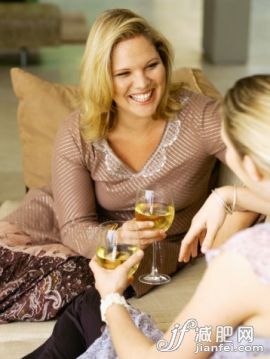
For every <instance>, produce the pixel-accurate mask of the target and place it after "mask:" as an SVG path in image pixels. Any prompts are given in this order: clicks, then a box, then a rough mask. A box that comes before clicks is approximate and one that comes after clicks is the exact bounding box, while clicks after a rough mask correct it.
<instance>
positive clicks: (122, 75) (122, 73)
mask: <svg viewBox="0 0 270 359" xmlns="http://www.w3.org/2000/svg"><path fill="white" fill-rule="evenodd" d="M128 74H129V72H127V71H126V72H119V74H116V75H114V76H116V77H124V76H128Z"/></svg>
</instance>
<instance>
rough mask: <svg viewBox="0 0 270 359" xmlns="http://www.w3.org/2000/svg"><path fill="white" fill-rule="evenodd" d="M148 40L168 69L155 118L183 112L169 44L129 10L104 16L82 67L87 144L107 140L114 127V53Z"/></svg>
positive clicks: (83, 123)
mask: <svg viewBox="0 0 270 359" xmlns="http://www.w3.org/2000/svg"><path fill="white" fill-rule="evenodd" d="M141 35H142V36H145V37H146V38H147V39H148V40H149V41H150V42H151V43H152V44H153V45H154V46H155V48H156V50H157V52H158V53H159V56H160V58H161V60H162V62H163V64H164V67H165V69H166V86H165V91H164V93H163V96H162V99H161V101H160V103H159V105H158V108H157V112H156V114H155V117H156V118H157V117H162V118H164V119H166V120H169V119H170V118H171V117H172V115H174V114H175V113H176V112H177V111H179V109H180V104H179V103H178V102H177V101H176V99H175V96H176V93H177V92H178V89H179V87H180V85H179V84H172V82H171V74H172V62H173V51H172V48H171V45H170V43H169V42H168V40H167V39H166V38H165V37H164V36H163V35H162V34H161V33H160V32H158V31H157V30H155V29H154V28H153V27H152V26H151V25H149V24H148V22H147V21H146V20H145V19H144V18H142V17H141V16H139V15H137V14H135V13H134V12H132V11H130V10H127V9H112V10H107V11H105V12H103V13H102V14H101V15H100V16H99V17H98V18H97V19H96V21H95V22H94V24H93V26H92V28H91V31H90V33H89V36H88V40H87V43H86V49H85V52H84V55H83V59H82V65H81V80H80V95H81V103H80V130H81V133H82V135H83V138H84V139H85V140H86V141H93V140H96V139H100V138H106V137H107V135H108V132H109V130H110V129H111V128H112V127H113V126H114V117H115V116H113V114H114V111H115V108H114V106H113V84H112V74H111V53H112V50H113V48H114V46H115V45H116V44H118V43H119V42H120V41H123V40H126V39H130V38H134V37H136V36H141Z"/></svg>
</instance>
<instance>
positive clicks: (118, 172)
mask: <svg viewBox="0 0 270 359" xmlns="http://www.w3.org/2000/svg"><path fill="white" fill-rule="evenodd" d="M172 59H173V55H172V50H171V46H170V44H169V43H168V41H167V40H166V38H165V37H164V36H163V35H162V34H161V33H159V32H158V31H157V30H155V29H154V28H153V27H152V26H150V25H149V24H148V22H147V21H146V20H145V19H143V18H142V17H140V16H138V15H136V14H134V13H133V12H132V11H129V10H125V9H120V10H119V9H113V10H108V11H106V12H104V13H102V14H101V15H100V16H99V17H98V18H97V19H96V21H95V22H94V24H93V26H92V28H91V31H90V34H89V38H88V41H87V45H86V49H85V53H84V56H83V62H82V72H81V84H80V88H81V104H80V107H79V109H78V110H77V111H75V112H74V113H72V114H71V115H70V116H69V117H68V118H67V119H65V120H64V122H63V124H62V126H61V128H60V130H59V132H58V135H57V138H56V143H55V148H54V154H53V163H52V186H51V187H50V188H46V189H35V190H32V191H30V192H29V194H28V195H27V196H26V198H25V201H24V202H23V204H22V205H21V207H20V208H19V209H18V210H17V211H16V212H14V213H12V214H11V215H10V216H8V217H7V218H5V220H4V221H3V222H1V224H0V258H1V260H0V272H1V282H0V293H1V294H0V302H1V305H0V322H1V321H2V322H4V321H14V320H46V319H50V318H52V317H54V316H55V315H56V314H57V313H58V312H59V311H60V310H61V309H62V308H63V306H64V305H66V304H67V303H68V302H69V301H71V299H72V298H74V297H76V296H77V295H78V294H79V293H81V292H82V291H83V290H84V289H85V288H86V287H88V286H90V285H92V284H93V281H94V279H93V275H92V273H91V271H90V269H89V267H88V259H89V258H92V257H93V255H94V254H95V250H96V228H97V226H98V224H99V223H100V222H102V221H104V220H106V219H107V220H108V219H119V220H125V221H128V220H130V219H132V218H133V216H134V201H135V193H136V190H137V188H138V187H148V186H151V185H153V184H155V183H159V184H160V185H161V186H164V188H170V190H171V192H172V193H173V197H174V203H175V208H176V214H175V220H174V223H173V225H172V226H171V228H170V231H169V232H168V234H167V239H166V240H164V241H161V240H162V239H164V238H165V237H166V234H165V233H164V231H159V230H153V229H152V223H149V222H140V223H138V226H139V229H140V237H141V239H142V240H143V242H144V245H146V244H149V243H151V242H152V241H153V240H160V246H159V253H160V259H161V263H160V268H159V269H160V270H161V271H162V272H164V273H168V274H172V273H174V272H175V271H176V270H177V269H178V268H179V263H178V252H179V248H180V242H181V238H182V237H183V235H184V234H185V233H186V232H187V230H188V228H189V225H190V221H191V219H192V217H193V216H194V214H195V213H196V212H197V211H198V209H199V208H200V207H201V205H202V203H203V202H204V201H205V199H206V197H207V196H208V192H209V182H210V178H211V174H212V170H213V167H214V164H215V162H216V159H217V158H218V159H221V160H223V159H224V153H225V152H224V150H225V146H224V144H223V143H222V141H221V138H220V117H219V104H218V103H217V102H216V101H214V100H212V99H209V98H207V97H204V96H201V95H198V94H195V93H192V92H188V91H184V90H183V89H182V88H181V85H179V84H178V85H177V84H172V83H171V68H172ZM251 220H253V218H252V219H251ZM127 225H128V226H129V229H130V231H132V228H133V226H132V224H129V223H128V224H127ZM238 226H240V227H241V226H243V223H241V224H239V225H238ZM150 262H151V253H150V251H149V248H147V249H146V251H145V257H144V260H143V261H142V264H141V267H140V270H139V272H138V275H139V274H140V273H146V272H149V270H150V266H151V263H150ZM10 268H13V269H12V270H10ZM11 283H12V285H11ZM132 286H133V291H135V293H136V295H138V296H140V295H142V294H144V293H146V292H147V291H148V290H149V289H150V286H147V285H143V284H140V283H139V282H138V281H137V280H135V281H134V283H133V284H132ZM133 293H134V292H133Z"/></svg>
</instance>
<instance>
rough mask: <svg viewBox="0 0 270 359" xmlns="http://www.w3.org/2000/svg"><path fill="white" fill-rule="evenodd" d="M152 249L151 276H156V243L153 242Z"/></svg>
mask: <svg viewBox="0 0 270 359" xmlns="http://www.w3.org/2000/svg"><path fill="white" fill-rule="evenodd" d="M152 248H153V259H152V269H151V275H157V274H158V269H157V242H153V244H152Z"/></svg>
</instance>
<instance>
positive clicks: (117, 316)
mask: <svg viewBox="0 0 270 359" xmlns="http://www.w3.org/2000/svg"><path fill="white" fill-rule="evenodd" d="M269 104H270V76H269V75H257V76H256V75H255V76H251V77H247V78H244V79H241V80H239V81H238V82H237V83H236V84H235V86H234V87H233V88H232V89H231V90H229V92H228V93H227V95H226V97H225V101H224V105H223V112H224V119H223V129H222V137H223V140H224V142H225V143H226V146H227V151H226V158H227V162H228V164H229V165H230V167H231V168H232V169H233V170H234V172H235V173H236V174H237V175H238V176H239V178H240V179H241V180H242V181H243V183H244V184H245V185H246V186H247V188H243V191H240V192H239V196H238V200H237V206H239V203H242V204H243V203H244V204H245V206H243V207H240V208H242V209H246V208H247V209H250V210H259V211H260V212H262V213H265V214H267V213H268V214H269V213H270V142H269V135H270V106H269ZM219 190H222V188H221V189H219ZM219 193H223V192H222V191H220V192H219ZM215 203H216V210H219V207H221V206H220V202H219V201H217V200H216V202H215ZM267 203H268V205H267ZM206 209H207V206H206V207H204V208H202V210H201V212H202V214H205V216H206V215H209V216H210V215H211V213H209V212H207V210H206ZM208 209H209V208H208ZM204 212H205V213H204ZM202 214H201V215H202ZM142 255H143V252H141V253H137V254H135V255H133V256H132V257H131V258H129V259H128V260H127V261H126V262H125V263H124V264H122V265H121V266H119V267H118V268H117V269H115V270H114V271H108V270H107V271H106V270H104V269H103V268H101V267H99V265H98V263H97V262H96V259H93V260H92V261H91V263H90V266H91V268H92V270H93V272H94V274H95V279H96V288H97V289H98V291H99V293H100V295H101V298H102V302H103V304H102V306H101V311H102V314H103V316H104V318H105V320H106V321H107V323H108V326H109V331H110V334H111V336H112V340H113V344H114V347H115V350H116V353H117V357H118V358H123V359H124V358H127V357H128V358H130V359H132V358H134V359H135V358H136V359H137V358H139V357H140V358H147V359H151V358H179V357H183V358H185V359H187V358H209V357H211V358H213V359H214V358H215V359H218V358H220V359H221V358H222V359H227V358H228V359H229V358H230V359H233V358H248V357H254V356H256V357H257V356H258V357H259V356H260V355H262V356H264V355H267V354H268V355H270V326H269V323H270V306H269V303H270V224H269V223H265V224H260V225H256V226H254V227H253V228H250V229H246V230H243V231H241V232H239V233H238V234H236V235H234V236H233V237H232V238H231V239H229V240H228V241H227V242H226V243H225V244H224V245H223V246H221V247H219V248H217V249H212V250H211V249H210V250H209V251H207V252H206V256H207V260H208V262H209V266H208V268H207V270H206V272H205V274H204V276H203V278H202V280H201V282H200V284H199V286H198V288H197V290H196V292H195V294H194V295H193V297H192V298H191V300H190V302H189V303H188V304H187V305H186V307H185V308H184V309H183V310H182V312H181V313H180V314H179V315H178V316H177V317H176V318H175V321H174V323H173V324H172V325H171V327H170V329H169V330H168V331H167V332H166V333H165V335H164V338H165V339H164V340H163V342H160V344H159V345H158V346H157V347H156V346H155V345H154V344H153V343H151V341H149V339H148V338H146V337H144V335H143V334H142V333H141V332H140V331H139V330H138V329H137V328H136V326H135V325H134V323H133V322H132V320H131V319H130V316H129V313H128V310H127V309H126V308H125V307H124V306H123V304H119V302H118V301H116V300H114V298H115V297H117V296H118V295H121V294H122V292H123V289H124V288H125V287H126V285H127V273H128V270H129V268H130V267H131V266H132V265H134V264H135V263H137V262H138V261H139V260H140V259H141V258H142ZM112 293H114V294H115V295H116V296H112ZM105 303H107V305H106V304H105ZM191 319H193V320H195V321H196V325H195V326H193V327H190V330H187V332H186V334H185V336H184V338H183V341H182V342H181V343H180V345H179V346H178V347H177V349H174V350H170V349H169V343H171V340H172V333H173V331H175V328H176V326H178V327H179V325H180V327H182V326H183V327H184V326H185V324H186V323H188V322H190V321H191ZM199 327H201V328H210V334H211V335H210V336H209V338H207V339H205V342H202V341H198V340H197V339H196V338H198V328H199ZM222 328H223V330H224V328H227V329H228V328H229V329H231V330H230V331H228V333H229V335H228V337H226V336H224V337H223V339H220V329H222ZM241 328H242V329H241ZM196 330H197V331H196ZM241 330H242V333H243V330H249V333H250V334H249V338H248V339H246V341H243V337H242V341H241V339H240V338H241ZM123 331H124V332H125V339H124V340H123V335H122V333H123ZM239 333H240V334H239ZM174 344H175V347H174V348H176V345H177V343H176V342H175V343H174ZM219 344H221V345H220V347H219V348H218V346H219ZM226 344H227V345H228V346H230V348H231V349H230V350H225V349H224V346H225V345H226ZM131 348H132V349H131ZM166 348H167V350H166ZM204 348H205V349H204ZM208 348H212V349H211V350H209V349H208ZM90 349H91V348H90ZM90 349H89V350H90ZM158 349H159V350H158ZM115 356H116V354H115ZM85 358H88V357H87V353H85V355H84V356H81V359H85ZM89 358H90V357H89Z"/></svg>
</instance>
